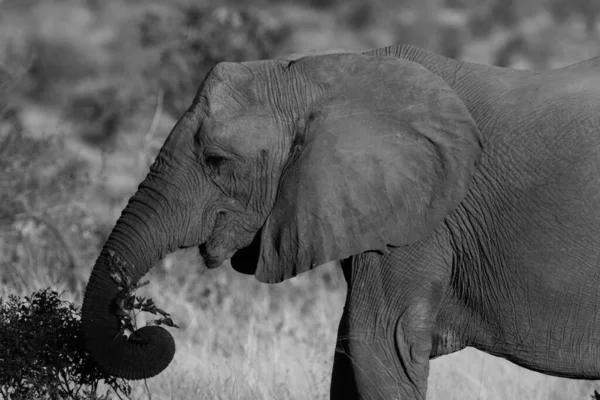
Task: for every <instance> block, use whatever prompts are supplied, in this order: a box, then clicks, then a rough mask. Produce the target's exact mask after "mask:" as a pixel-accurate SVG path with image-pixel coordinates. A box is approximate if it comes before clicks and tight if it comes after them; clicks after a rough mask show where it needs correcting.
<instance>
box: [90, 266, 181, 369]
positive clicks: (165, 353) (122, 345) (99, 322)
mask: <svg viewBox="0 0 600 400" xmlns="http://www.w3.org/2000/svg"><path fill="white" fill-rule="evenodd" d="M117 294H118V286H117V284H116V282H115V281H114V280H113V278H111V276H110V260H109V257H108V256H104V255H101V256H100V257H99V258H98V261H97V262H96V265H95V266H94V270H93V271H92V275H91V277H90V280H89V283H88V286H87V289H86V292H85V298H84V301H83V308H82V315H83V318H82V328H83V332H84V340H85V343H86V346H87V349H88V351H89V352H90V355H91V356H92V358H93V359H94V360H95V361H96V362H97V363H98V365H100V367H102V368H103V369H104V370H106V372H108V373H109V374H111V375H113V376H118V377H121V378H125V379H131V380H134V379H145V378H150V377H153V376H155V375H158V374H159V373H161V372H162V371H163V370H164V369H165V368H167V366H168V365H169V363H170V362H171V360H172V359H173V356H174V355H175V341H174V340H173V336H171V334H170V333H169V332H167V330H166V329H164V328H161V327H159V326H145V327H143V328H141V329H138V330H136V331H135V332H133V333H132V334H131V335H130V336H129V337H126V336H124V335H123V334H120V333H119V332H120V326H119V320H118V318H117V315H116V311H117V310H118V306H117V304H116V301H115V300H116V298H117Z"/></svg>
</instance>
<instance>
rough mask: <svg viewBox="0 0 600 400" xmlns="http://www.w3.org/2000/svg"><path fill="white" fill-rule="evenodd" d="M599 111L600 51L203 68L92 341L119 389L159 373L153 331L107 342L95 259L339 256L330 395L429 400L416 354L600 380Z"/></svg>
mask: <svg viewBox="0 0 600 400" xmlns="http://www.w3.org/2000/svg"><path fill="white" fill-rule="evenodd" d="M599 109H600V58H596V59H592V60H588V61H585V62H582V63H579V64H575V65H572V66H569V67H566V68H562V69H556V70H550V71H515V70H510V69H503V68H495V67H489V66H484V65H478V64H472V63H466V62H459V61H455V60H451V59H448V58H445V57H442V56H439V55H436V54H432V53H429V52H426V51H423V50H420V49H417V48H414V47H410V46H391V47H387V48H382V49H376V50H370V51H367V52H364V53H341V54H326V55H311V56H305V57H303V56H298V57H291V58H288V59H285V60H266V61H255V62H245V63H220V64H217V65H216V66H215V67H214V68H213V69H212V70H211V72H210V73H209V74H208V75H207V77H206V79H205V81H204V82H203V83H202V85H201V87H200V88H199V90H198V93H197V95H196V97H195V99H194V101H193V103H192V105H191V106H190V108H189V109H188V110H187V111H186V113H185V114H184V115H183V117H182V118H181V119H180V120H179V122H178V123H177V125H176V126H175V127H174V129H173V131H172V132H171V134H170V135H169V137H168V139H167V140H166V142H165V144H164V146H163V148H162V149H161V151H160V153H159V155H158V156H157V158H156V161H155V162H154V164H153V165H152V166H151V168H150V172H149V174H148V176H147V177H146V179H145V180H144V181H143V182H142V183H141V184H140V186H139V189H138V191H137V192H136V193H135V195H134V196H133V197H132V198H131V200H130V202H129V204H128V205H127V207H126V208H125V210H123V213H122V215H121V217H120V218H119V220H118V221H117V224H116V226H115V228H114V230H113V231H112V233H111V235H110V237H109V238H108V240H107V242H106V244H105V245H104V248H103V250H102V252H101V254H100V255H99V257H98V260H97V262H96V264H95V266H94V269H93V271H92V275H91V277H90V281H89V283H88V286H87V290H86V293H85V299H84V303H83V313H82V322H83V326H84V338H85V341H86V344H87V347H88V349H89V351H90V353H91V355H92V357H93V358H94V359H95V360H96V361H97V362H98V363H99V364H100V365H101V366H102V367H103V368H105V369H106V370H107V371H108V372H110V373H112V374H114V375H118V376H123V377H125V378H129V379H141V378H146V377H150V376H153V375H156V374H158V373H160V372H161V371H162V370H163V369H164V368H166V367H167V365H168V364H169V362H170V361H171V359H172V358H173V354H174V351H175V344H174V341H173V339H172V337H171V336H170V334H168V333H167V332H166V331H165V330H164V329H162V328H160V327H146V328H142V329H140V330H138V331H136V332H134V334H132V335H131V336H130V337H129V339H126V338H124V337H123V336H120V335H118V334H117V333H118V329H119V325H118V321H117V317H116V315H115V312H116V309H117V307H116V305H115V297H116V295H117V285H116V283H115V281H114V280H113V279H112V278H111V277H110V276H109V272H110V265H111V263H114V262H115V260H120V261H121V262H126V263H127V266H128V267H127V269H126V273H127V274H128V275H129V277H130V278H131V280H132V281H133V282H137V281H138V280H139V279H140V278H141V277H142V276H143V275H144V274H145V273H146V272H147V271H148V269H149V268H150V267H151V266H152V265H153V264H154V263H155V262H156V261H157V260H159V259H160V258H161V257H163V256H165V255H166V254H167V253H169V252H172V251H174V250H177V249H178V248H188V247H193V246H198V248H199V249H200V253H201V254H202V256H203V257H204V259H205V262H206V264H207V265H208V266H209V267H217V266H219V265H221V264H222V263H223V262H224V261H225V260H227V259H231V263H232V265H233V267H234V268H235V269H236V270H238V271H241V272H244V273H250V274H254V275H255V277H256V279H258V280H259V281H262V282H268V283H277V282H280V281H282V280H285V279H288V278H291V277H293V276H295V275H297V274H299V273H301V272H304V271H308V270H310V269H311V268H313V267H315V266H318V265H321V264H323V263H325V262H327V261H330V260H342V263H341V265H342V269H343V272H344V276H345V278H346V281H347V284H348V295H347V299H346V304H345V307H344V312H343V315H342V318H341V321H340V325H339V332H338V341H337V347H336V351H335V359H334V367H333V375H332V382H331V398H333V399H392V398H393V399H424V398H425V396H426V390H427V376H428V371H429V360H430V359H432V358H435V357H438V356H441V355H444V354H449V353H452V352H455V351H458V350H461V349H463V348H465V347H466V346H473V347H475V348H477V349H480V350H483V351H485V352H487V353H490V354H493V355H496V356H500V357H504V358H506V359H508V360H510V361H512V362H514V363H516V364H518V365H521V366H524V367H526V368H529V369H532V370H535V371H539V372H542V373H546V374H550V375H556V376H561V377H569V378H583V379H598V378H600V357H599V352H600V343H599V341H600V340H599V339H600V334H599V333H598V332H600V318H598V317H597V316H598V304H600V303H599V302H598V301H597V300H598V297H599V295H600V288H599V285H598V282H600V268H599V265H598V263H599V260H600V243H599V240H600V214H599V212H600V181H599V180H598V172H599V171H600V136H599V135H598V127H599V126H600V124H599V121H598V119H599V118H600V117H599V115H600V114H598V110H599ZM596 215H598V216H596ZM111 254H114V255H111Z"/></svg>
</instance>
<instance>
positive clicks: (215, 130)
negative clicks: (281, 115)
mask: <svg viewBox="0 0 600 400" xmlns="http://www.w3.org/2000/svg"><path fill="white" fill-rule="evenodd" d="M200 134H201V135H202V136H203V137H204V139H205V141H207V142H216V143H219V144H220V145H222V146H225V147H229V148H231V150H235V151H236V152H237V153H247V152H254V151H258V150H262V149H266V148H269V147H270V145H271V144H273V143H274V142H278V140H277V135H278V130H277V126H276V123H275V121H273V120H272V119H271V118H267V117H261V116H257V115H232V116H228V117H227V118H214V117H208V118H206V119H205V121H204V123H203V124H202V129H201V130H200Z"/></svg>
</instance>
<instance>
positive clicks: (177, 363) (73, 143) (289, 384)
mask: <svg viewBox="0 0 600 400" xmlns="http://www.w3.org/2000/svg"><path fill="white" fill-rule="evenodd" d="M473 1H474V0H473ZM581 1H583V0H581ZM255 3H256V4H255ZM313 3H314V4H313ZM324 3H327V4H328V6H327V7H325V6H322V7H320V8H319V7H317V6H316V5H315V4H317V2H311V1H309V0H305V1H302V2H283V3H279V2H270V1H267V0H265V1H257V2H252V3H251V6H250V7H248V11H244V12H241V11H239V10H240V8H239V7H240V4H243V2H241V1H237V2H230V3H227V5H219V6H216V3H215V4H213V3H212V2H210V1H203V2H193V1H184V0H178V1H177V2H163V1H159V0H156V1H152V2H146V3H142V2H138V1H125V0H107V1H105V2H98V1H93V0H88V1H74V0H72V1H69V0H66V1H54V0H45V1H41V0H4V1H0V93H5V94H4V95H0V296H2V297H5V296H7V295H8V294H19V295H25V294H28V293H30V292H32V291H34V290H37V289H41V288H45V287H48V286H51V287H54V288H56V289H57V290H66V291H67V292H66V293H65V295H64V297H65V298H66V299H70V300H72V301H75V302H76V303H78V304H80V303H81V299H82V293H83V290H84V285H85V283H86V281H87V277H88V276H89V272H90V270H91V267H92V265H93V262H94V260H95V257H96V256H97V255H98V252H99V249H100V246H101V245H102V243H103V241H104V240H105V239H106V237H107V234H108V233H109V232H110V229H111V228H112V226H113V224H114V222H115V221H116V219H117V218H118V216H119V214H120V211H121V209H122V208H123V206H124V205H125V203H126V201H127V199H128V197H129V196H130V195H131V194H132V193H133V192H134V191H135V189H136V186H137V184H138V182H139V181H140V180H141V179H142V178H143V176H144V175H145V173H146V170H147V168H148V165H149V164H150V162H151V161H152V159H153V157H154V156H155V154H156V152H157V151H158V148H159V147H160V145H161V143H162V141H163V140H164V139H165V137H166V135H167V134H168V132H169V130H170V129H171V128H172V126H173V124H174V122H175V120H176V119H177V118H178V116H179V115H180V114H181V112H182V111H183V109H184V108H185V107H186V105H187V103H188V102H189V101H190V100H191V96H192V95H193V93H194V91H195V90H196V86H197V84H198V83H199V82H200V81H201V80H202V78H203V76H204V74H205V73H206V71H207V70H208V68H209V67H210V66H212V65H213V64H214V62H216V61H219V60H225V59H226V60H242V59H256V58H265V57H271V56H275V55H278V54H285V53H293V52H300V51H305V50H309V49H315V48H317V49H324V48H365V47H375V46H383V45H388V44H391V43H400V42H403V41H404V40H403V38H409V37H415V38H416V37H418V35H415V34H414V31H415V30H416V28H415V26H414V23H415V22H414V21H415V18H414V9H411V8H410V6H409V5H407V6H406V9H404V8H402V7H399V6H397V5H396V2H391V1H388V2H386V1H375V0H372V1H368V2H359V1H348V2H342V1H340V2H337V1H327V2H324ZM363 3H364V4H366V6H365V5H364V4H363ZM409 3H410V2H406V4H409ZM447 3H448V4H450V3H454V4H457V3H460V4H466V5H469V4H471V5H473V4H476V3H474V2H469V1H467V0H465V1H462V2H460V1H454V2H451V1H448V2H447ZM488 3H489V4H492V3H494V1H491V2H487V3H486V4H488ZM525 3H527V4H529V5H530V6H529V8H528V7H523V6H522V5H523V4H525ZM530 3H531V4H530ZM175 4H176V6H175ZM219 4H220V3H219ZM440 4H442V5H441V6H438V7H439V9H437V10H436V15H437V16H438V17H437V20H439V21H440V22H439V23H440V27H441V28H440V32H442V33H443V35H442V33H440V34H438V36H439V37H442V36H443V38H444V40H441V39H440V40H438V41H437V42H436V43H437V44H436V46H437V49H438V50H440V51H443V52H445V53H449V54H450V53H452V54H454V53H456V52H457V51H458V53H457V54H458V55H459V56H460V58H463V59H467V60H472V61H478V62H483V63H489V64H492V63H495V64H506V65H507V66H513V67H517V68H532V67H540V68H547V67H553V66H559V65H566V64H569V63H572V62H576V61H579V60H583V59H585V58H588V57H591V56H595V55H597V49H598V44H600V40H599V34H598V30H597V29H596V32H595V33H594V32H592V31H590V30H589V22H588V19H589V18H587V19H586V18H585V17H589V15H588V14H589V13H590V12H591V11H589V12H588V13H587V14H586V13H582V12H579V11H577V10H578V9H576V10H575V11H569V12H566V11H563V12H562V14H564V16H565V18H564V19H563V20H559V19H557V17H556V16H553V14H552V13H551V12H550V10H549V9H545V8H543V7H542V5H543V2H542V1H537V0H535V1H531V2H521V3H518V4H521V6H519V7H517V6H515V8H516V9H518V10H516V11H514V13H513V14H514V15H513V19H514V21H512V22H502V23H499V22H498V23H497V22H494V19H493V17H494V15H495V14H494V13H493V12H488V11H489V10H486V9H484V8H483V6H479V8H477V7H475V8H472V9H473V10H476V12H475V11H465V10H466V9H467V8H465V7H466V6H463V8H460V7H458V6H456V5H455V6H454V8H451V7H450V6H449V5H446V6H444V4H445V3H443V2H441V3H440ZM481 4H483V2H481ZM507 4H508V3H507ZM576 4H578V3H577V2H572V5H573V8H574V9H575V8H576ZM490 7H491V6H490ZM413 8H414V7H413ZM390 9H392V10H393V11H394V12H393V13H391V12H386V11H388V10H390ZM206 10H209V11H206ZM567 14H568V15H567ZM511 15H512V14H511ZM477 18H479V19H480V20H481V21H477ZM485 18H488V21H487V22H486V20H485ZM490 18H491V19H490ZM498 18H500V17H498ZM506 18H508V17H506ZM474 20H475V22H473V21H474ZM411 21H412V22H411ZM417 21H418V19H417ZM477 23H478V24H479V25H477ZM411 24H413V25H411ZM486 24H487V25H489V26H488V27H487V28H485V29H484V28H482V27H481V25H484V26H485V25H486ZM442 29H443V31H442ZM482 31H483V32H482ZM411 35H412V36H411ZM449 37H453V38H454V40H453V41H448V40H447V39H448V38H449ZM407 40H408V39H407ZM415 40H416V39H415ZM513 42H514V44H512V45H511V43H513ZM511 46H512V47H511ZM457 49H459V50H457ZM453 52H454V53H453ZM3 70H4V71H5V72H4V74H5V76H9V77H10V78H9V79H7V80H3V78H2V73H3ZM148 278H149V279H150V281H151V284H150V285H149V286H148V287H146V288H144V289H142V290H141V291H140V292H141V293H140V294H142V295H145V296H149V297H152V298H153V299H154V300H155V302H156V303H158V304H159V305H160V306H161V307H162V308H164V309H166V310H167V311H169V312H171V313H172V314H173V318H174V320H175V322H176V323H177V324H178V325H179V326H180V327H181V328H180V329H178V330H171V332H172V333H173V334H174V337H175V340H176V343H177V353H176V355H175V359H174V361H173V363H172V364H171V366H170V367H169V368H168V369H167V370H166V371H165V372H164V373H162V374H161V375H159V376H158V377H156V378H153V379H150V380H148V381H147V387H146V386H145V384H144V383H143V382H135V383H133V386H134V393H133V396H132V398H134V399H148V398H152V399H154V400H156V399H195V398H199V399H302V400H304V399H326V398H328V387H329V379H330V373H331V364H332V359H333V350H334V342H335V335H336V331H337V324H338V321H339V318H340V316H341V313H342V307H343V302H344V298H345V291H346V288H345V282H344V281H343V277H342V275H341V273H340V271H339V269H338V268H337V267H336V265H334V264H330V265H327V266H322V267H320V268H319V269H317V270H315V271H312V272H310V273H306V274H304V275H301V276H298V277H296V278H294V279H292V280H290V281H286V282H284V283H281V284H278V285H272V286H269V285H262V284H259V283H258V282H256V281H255V280H254V278H253V277H250V276H244V275H239V274H237V273H235V272H234V271H233V270H232V269H231V268H229V267H227V268H219V269H216V270H206V269H205V268H204V267H203V264H202V261H201V260H200V259H199V257H198V255H197V254H196V253H195V252H194V251H191V250H190V251H182V252H179V253H176V254H173V255H170V256H168V257H167V258H166V259H165V260H163V261H161V262H160V263H159V265H157V266H156V267H155V268H154V269H153V270H152V272H151V273H150V274H149V276H148ZM140 322H141V323H143V321H140ZM429 382H430V389H429V395H428V398H430V399H457V400H458V399H460V400H470V399H502V400H504V399H524V400H533V399H557V400H562V399H569V400H571V399H573V400H576V399H581V400H583V399H589V398H590V395H591V393H592V392H593V390H594V389H600V385H598V384H597V383H596V382H586V381H574V380H565V379H559V378H554V377H549V376H544V375H541V374H538V373H534V372H531V371H527V370H525V369H523V368H520V367H517V366H515V365H513V364H511V363H509V362H507V361H505V360H501V359H498V358H495V357H492V356H490V355H486V354H483V353H481V352H478V351H476V350H474V349H467V350H464V351H461V352H459V353H456V354H453V355H450V356H444V357H441V358H439V359H436V360H434V361H432V363H431V376H430V381H429ZM148 391H149V392H150V393H151V395H149V393H148Z"/></svg>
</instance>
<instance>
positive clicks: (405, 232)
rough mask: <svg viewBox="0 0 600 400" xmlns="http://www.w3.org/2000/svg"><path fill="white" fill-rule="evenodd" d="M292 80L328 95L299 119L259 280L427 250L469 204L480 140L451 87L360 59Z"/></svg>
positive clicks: (398, 62)
mask: <svg viewBox="0 0 600 400" xmlns="http://www.w3.org/2000/svg"><path fill="white" fill-rule="evenodd" d="M289 68H290V69H295V70H296V71H298V73H301V74H303V75H304V78H305V79H306V80H305V84H306V85H309V87H310V88H313V89H314V90H308V91H307V92H311V93H316V92H319V91H320V93H321V94H320V95H319V96H317V98H312V99H310V101H309V102H308V103H309V105H308V109H307V110H306V113H305V115H303V116H302V117H301V118H300V122H299V124H298V132H297V137H296V143H297V145H296V147H297V148H298V150H297V152H295V153H294V154H293V155H292V156H291V157H290V160H289V161H288V165H287V166H286V169H285V170H284V173H283V175H282V177H281V178H280V186H279V192H278V195H277V198H276V200H275V204H274V207H273V209H272V211H271V213H270V215H269V216H268V218H267V220H266V222H265V224H264V226H263V229H262V234H261V243H260V251H259V254H258V260H257V261H258V263H257V269H256V272H255V275H256V279H257V280H259V281H261V282H270V283H275V282H280V281H282V280H284V279H288V278H291V277H293V276H295V275H297V274H299V273H301V272H304V271H307V270H309V269H311V268H313V267H315V266H318V265H320V264H324V263H326V262H327V261H331V260H340V259H344V258H347V257H349V256H352V255H355V254H359V253H362V252H364V251H368V250H379V251H386V249H387V246H404V245H408V244H411V243H414V242H416V241H419V240H421V239H423V238H425V237H426V236H427V235H428V234H430V233H431V232H432V231H433V230H434V229H435V228H436V227H437V226H438V225H439V224H440V223H441V222H442V221H443V219H444V218H445V217H446V216H447V215H448V214H449V213H450V212H451V211H452V210H453V209H454V208H455V207H456V206H457V205H458V204H459V203H460V202H461V200H462V199H463V198H464V197H465V196H466V194H467V192H468V190H469V183H470V181H471V177H472V175H473V172H474V169H475V164H476V162H477V160H478V158H479V156H480V154H481V150H482V137H481V134H480V132H479V130H478V128H477V125H476V124H475V121H474V120H473V118H472V117H471V114H470V113H469V111H468V110H467V108H466V107H465V105H464V103H463V102H462V101H461V99H460V98H459V97H458V95H457V94H456V93H455V92H454V91H453V90H452V89H450V87H449V86H448V85H447V84H446V83H445V81H444V80H443V79H441V78H440V77H438V76H436V75H434V74H433V73H431V72H429V71H428V70H427V69H425V68H424V67H422V66H421V65H419V64H416V63H413V62H410V61H407V60H403V59H398V58H392V57H369V56H364V55H359V54H333V55H324V56H316V57H306V58H303V59H300V60H297V61H295V62H292V63H291V64H290V67H289ZM303 100H304V103H306V100H308V99H303ZM300 103H302V102H300Z"/></svg>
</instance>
